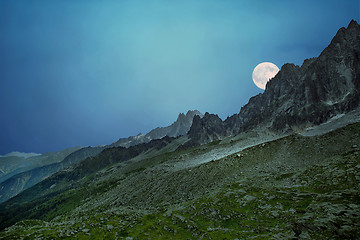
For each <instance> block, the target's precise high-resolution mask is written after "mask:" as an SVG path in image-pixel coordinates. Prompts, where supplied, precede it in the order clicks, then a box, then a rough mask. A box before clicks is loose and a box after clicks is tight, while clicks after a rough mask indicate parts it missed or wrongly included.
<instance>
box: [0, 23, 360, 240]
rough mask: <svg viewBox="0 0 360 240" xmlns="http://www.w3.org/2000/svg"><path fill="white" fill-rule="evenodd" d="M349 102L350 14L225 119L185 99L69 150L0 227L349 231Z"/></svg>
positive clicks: (26, 233) (352, 199)
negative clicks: (137, 126)
mask: <svg viewBox="0 0 360 240" xmlns="http://www.w3.org/2000/svg"><path fill="white" fill-rule="evenodd" d="M359 103H360V26H359V24H358V23H357V22H356V21H354V20H353V21H351V22H350V24H349V25H348V27H347V28H341V29H339V31H338V32H337V33H336V35H335V37H334V38H333V39H332V41H331V42H330V44H329V46H328V47H327V48H325V49H324V51H323V52H322V53H321V54H320V55H319V57H317V58H312V59H307V60H305V61H304V63H303V64H302V66H301V67H300V66H296V65H294V64H285V65H284V66H282V68H281V70H280V71H279V73H278V74H277V75H276V76H275V77H274V78H273V79H271V80H270V81H269V82H268V84H267V85H266V89H265V91H264V93H262V94H259V95H257V96H254V97H252V98H251V99H250V100H249V102H248V104H246V105H245V106H243V107H242V108H241V110H240V112H239V113H238V114H234V115H233V116H231V117H228V118H227V119H225V120H224V121H223V120H222V119H220V118H219V117H218V116H217V115H215V114H210V113H205V114H204V115H203V116H202V114H200V113H199V112H198V111H189V112H188V113H187V114H186V115H185V114H180V115H179V117H178V119H177V120H176V122H174V123H173V124H172V125H171V126H169V127H165V128H157V129H154V130H153V131H151V132H149V133H148V134H146V135H138V136H133V137H130V138H125V139H119V141H117V142H115V143H113V144H111V145H109V146H106V147H103V148H98V149H96V150H95V149H92V148H89V149H79V150H78V151H75V152H73V153H72V154H70V155H68V157H66V158H65V159H67V160H66V162H67V163H68V164H66V167H59V168H57V169H56V171H54V172H52V175H51V174H50V175H51V176H50V175H49V176H47V177H46V178H45V179H44V180H42V181H40V182H38V183H37V184H35V185H33V186H32V187H30V188H28V189H26V190H25V191H23V192H21V193H19V194H17V195H16V196H15V197H12V198H10V199H8V200H7V201H5V202H3V203H2V204H0V227H1V229H2V232H0V238H2V239H12V238H13V239H18V238H20V239H21V238H34V239H35V238H45V239H53V238H65V239H74V238H83V239H128V240H129V239H149V238H156V239H219V238H221V239H236V238H237V239H254V238H255V239H357V238H358V237H359V236H360V230H359V229H360V221H359V219H360V202H359V199H360V195H359V192H360V191H359V190H360V189H359V185H360V175H359V173H360V171H359V166H360V155H359V150H360V148H359V145H360V144H359V143H360V134H359V133H360V107H359ZM93 150H94V151H93ZM79 151H83V153H82V154H80V152H79ZM71 155H74V156H73V157H70V156H71ZM29 159H31V158H29ZM63 161H65V160H63ZM63 161H60V162H57V163H53V164H55V165H56V166H58V165H57V164H59V163H62V162H63ZM49 166H50V165H49ZM42 167H47V166H42ZM32 170H34V169H32ZM34 171H35V170H34ZM36 171H37V170H36ZM46 171H51V170H46ZM38 172H39V171H38ZM36 174H38V173H34V174H33V175H36ZM24 178H27V177H26V176H24ZM8 180H9V179H8ZM8 180H7V181H8ZM36 181H38V180H36ZM36 181H34V183H35V182H36ZM2 188H5V186H3V187H2ZM8 189H11V187H10V188H8Z"/></svg>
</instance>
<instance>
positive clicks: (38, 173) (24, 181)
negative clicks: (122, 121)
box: [0, 147, 104, 203]
mask: <svg viewBox="0 0 360 240" xmlns="http://www.w3.org/2000/svg"><path fill="white" fill-rule="evenodd" d="M103 149H104V147H87V148H82V149H79V150H77V151H75V152H73V153H71V154H70V155H68V156H67V157H65V159H64V160H63V161H61V162H58V163H53V164H49V165H45V166H42V167H38V168H33V169H31V170H29V171H26V172H22V173H19V174H17V175H15V176H13V177H11V178H9V179H7V180H6V181H4V182H2V183H0V203H1V202H4V201H6V200H8V199H10V198H11V197H13V196H15V195H17V194H19V193H20V192H22V191H24V190H25V189H28V188H30V187H32V186H34V185H35V184H37V183H39V182H41V181H42V180H44V179H45V178H47V177H49V176H51V175H52V174H54V173H56V172H58V171H60V170H62V169H64V168H66V167H68V166H70V165H71V164H75V163H78V162H81V161H82V160H84V159H86V158H88V157H91V156H95V155H97V154H99V153H100V152H101V151H102V150H103Z"/></svg>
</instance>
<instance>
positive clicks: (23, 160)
mask: <svg viewBox="0 0 360 240" xmlns="http://www.w3.org/2000/svg"><path fill="white" fill-rule="evenodd" d="M195 115H197V116H199V117H202V116H203V115H202V114H201V113H200V112H199V111H197V110H189V111H188V112H187V113H186V114H184V113H180V114H179V116H178V118H177V120H176V121H175V122H174V123H172V124H171V125H170V126H167V127H158V128H155V129H153V130H151V131H150V132H149V133H147V134H145V135H142V134H139V135H137V136H131V137H128V138H121V139H119V140H118V141H116V142H114V143H112V144H110V145H108V146H101V147H100V146H98V147H86V148H82V147H76V148H72V149H65V150H64V151H59V152H55V153H46V154H44V155H41V154H33V153H30V154H26V153H19V152H13V153H10V154H6V155H5V156H3V157H0V164H1V166H3V167H2V169H4V171H5V172H4V171H3V172H2V173H3V176H1V177H0V203H1V202H4V201H6V200H8V199H9V198H11V197H13V196H15V195H17V194H19V193H20V192H22V191H24V190H26V189H28V188H29V187H32V186H34V185H35V184H37V183H39V182H41V181H42V180H44V179H46V178H47V177H49V176H51V175H53V174H54V173H56V172H59V171H60V170H63V169H66V168H67V167H69V166H70V165H72V164H75V163H79V162H81V161H83V160H84V159H86V158H88V157H91V156H95V155H97V154H99V153H100V152H101V151H102V150H104V149H105V148H112V147H119V146H122V147H125V148H129V147H131V146H136V145H139V144H142V143H148V142H150V141H151V140H155V139H160V138H163V137H165V136H169V137H178V136H181V135H185V134H186V133H187V132H188V131H189V129H190V127H191V125H192V120H193V118H194V116H195ZM124 150H125V149H124ZM125 151H126V150H125ZM30 157H31V158H30ZM28 158H30V159H28ZM46 159H49V160H46ZM8 168H10V169H8Z"/></svg>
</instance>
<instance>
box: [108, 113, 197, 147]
mask: <svg viewBox="0 0 360 240" xmlns="http://www.w3.org/2000/svg"><path fill="white" fill-rule="evenodd" d="M194 116H199V117H200V118H201V117H202V116H203V115H202V113H201V112H199V111H198V110H190V111H188V112H187V113H186V115H185V114H184V113H180V114H179V116H178V118H177V120H176V121H175V122H174V123H173V124H171V125H170V126H167V127H158V128H155V129H153V130H151V131H150V132H149V133H147V134H145V135H142V134H141V133H140V134H138V135H137V136H131V137H128V138H120V139H119V140H118V141H116V142H115V143H113V144H111V145H110V147H130V146H135V145H138V144H141V143H148V142H150V141H151V140H153V139H161V138H163V137H165V136H168V137H178V136H181V135H185V134H186V133H187V132H188V131H189V129H190V127H191V125H192V122H193V118H194Z"/></svg>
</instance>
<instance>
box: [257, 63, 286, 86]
mask: <svg viewBox="0 0 360 240" xmlns="http://www.w3.org/2000/svg"><path fill="white" fill-rule="evenodd" d="M278 72H279V68H278V67H277V66H276V65H275V64H273V63H271V62H263V63H260V64H258V65H257V66H256V67H255V68H254V71H253V73H252V78H253V81H254V83H255V85H256V86H257V87H258V88H261V89H265V86H266V83H267V82H268V81H269V80H270V79H271V78H273V77H275V75H276V74H277V73H278Z"/></svg>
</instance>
